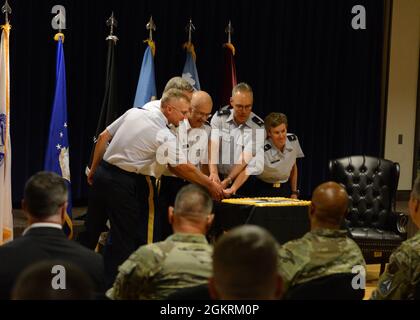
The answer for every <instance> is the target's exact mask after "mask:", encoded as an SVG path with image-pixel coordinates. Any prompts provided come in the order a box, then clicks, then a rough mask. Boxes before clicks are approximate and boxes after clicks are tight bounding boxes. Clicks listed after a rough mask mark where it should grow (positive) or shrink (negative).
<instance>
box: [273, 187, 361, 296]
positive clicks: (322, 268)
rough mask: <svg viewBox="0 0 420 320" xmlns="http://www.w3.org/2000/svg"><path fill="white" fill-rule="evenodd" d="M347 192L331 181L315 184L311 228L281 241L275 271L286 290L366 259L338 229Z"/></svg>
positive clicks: (343, 212)
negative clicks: (288, 239) (300, 234)
mask: <svg viewBox="0 0 420 320" xmlns="http://www.w3.org/2000/svg"><path fill="white" fill-rule="evenodd" d="M348 201H349V200H348V195H347V192H346V190H345V189H344V188H343V187H342V186H340V185H339V184H337V183H335V182H326V183H323V184H321V185H320V186H318V187H317V188H316V189H315V191H314V192H313V195H312V204H311V208H310V213H309V219H310V224H311V231H310V232H308V233H307V234H305V235H304V236H303V237H302V238H300V239H297V240H292V241H289V242H287V243H285V244H284V245H283V246H281V247H280V250H279V272H280V275H281V276H282V279H283V281H284V288H285V291H287V290H288V289H289V288H290V287H293V286H296V285H298V284H302V283H305V282H308V281H310V280H313V279H318V278H322V277H325V276H328V275H333V274H339V273H351V272H352V269H353V267H354V266H363V267H365V265H366V263H365V260H364V258H363V255H362V252H361V251H360V248H359V247H358V245H357V244H356V243H355V242H354V241H353V240H352V239H350V238H349V237H347V231H346V230H340V226H341V224H342V221H343V219H344V217H345V215H346V213H347V208H348Z"/></svg>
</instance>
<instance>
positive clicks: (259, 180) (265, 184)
mask: <svg viewBox="0 0 420 320" xmlns="http://www.w3.org/2000/svg"><path fill="white" fill-rule="evenodd" d="M257 181H258V182H259V183H260V184H262V185H264V186H267V187H270V188H275V189H280V188H281V187H282V186H284V185H287V184H289V181H286V182H276V183H268V182H265V181H262V180H261V179H258V178H257Z"/></svg>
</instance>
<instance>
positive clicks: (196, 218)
mask: <svg viewBox="0 0 420 320" xmlns="http://www.w3.org/2000/svg"><path fill="white" fill-rule="evenodd" d="M212 209H213V202H212V199H211V197H210V196H209V194H208V193H207V191H206V190H205V189H203V188H202V187H199V186H197V185H192V184H190V185H188V186H185V187H183V188H182V189H181V190H180V191H179V192H178V194H177V196H176V199H175V208H173V207H170V208H169V210H168V211H169V222H170V223H171V224H172V228H173V231H174V234H173V235H171V236H169V237H168V238H167V239H166V240H165V241H162V242H157V243H153V244H148V245H144V246H141V247H140V248H139V249H138V250H137V251H135V252H134V253H133V254H132V255H131V256H130V257H129V258H128V260H127V261H125V262H124V263H123V264H122V265H121V266H120V267H119V273H118V276H117V278H116V280H115V283H114V286H113V288H111V289H110V290H109V291H108V292H107V296H108V297H110V298H111V299H116V300H122V299H130V300H135V299H165V298H167V296H168V295H169V294H171V293H172V292H174V291H176V290H178V289H180V288H184V287H191V286H196V285H199V284H203V283H206V282H207V281H208V278H209V277H210V276H211V254H212V247H211V246H210V245H209V244H208V242H207V239H206V236H205V235H206V233H207V231H208V229H209V227H210V225H211V223H212V221H213V214H212Z"/></svg>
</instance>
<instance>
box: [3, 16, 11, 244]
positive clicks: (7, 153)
mask: <svg viewBox="0 0 420 320" xmlns="http://www.w3.org/2000/svg"><path fill="white" fill-rule="evenodd" d="M1 28H2V33H1V43H0V45H1V48H0V245H1V244H4V243H6V242H9V241H11V240H12V239H13V217H12V179H11V164H12V161H11V160H12V159H11V157H12V149H11V142H10V69H9V66H10V65H9V34H10V29H11V26H10V25H9V24H8V23H6V24H5V25H3V26H1Z"/></svg>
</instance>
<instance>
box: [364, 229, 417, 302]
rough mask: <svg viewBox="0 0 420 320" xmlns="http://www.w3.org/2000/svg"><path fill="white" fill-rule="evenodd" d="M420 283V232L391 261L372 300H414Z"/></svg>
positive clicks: (404, 244) (406, 242) (399, 249)
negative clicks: (416, 288)
mask: <svg viewBox="0 0 420 320" xmlns="http://www.w3.org/2000/svg"><path fill="white" fill-rule="evenodd" d="M419 281H420V231H419V232H417V234H416V235H415V236H414V237H412V238H410V239H408V240H406V241H404V242H403V243H402V244H401V246H400V247H399V248H398V249H397V250H395V252H394V253H393V254H392V255H391V257H390V259H389V264H388V267H387V269H386V271H385V272H384V273H383V274H382V276H381V277H380V279H379V282H378V287H377V289H376V290H375V291H374V292H373V293H372V297H371V299H372V300H390V299H392V300H397V299H404V300H405V299H413V296H414V291H415V287H416V284H417V283H418V282H419Z"/></svg>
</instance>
